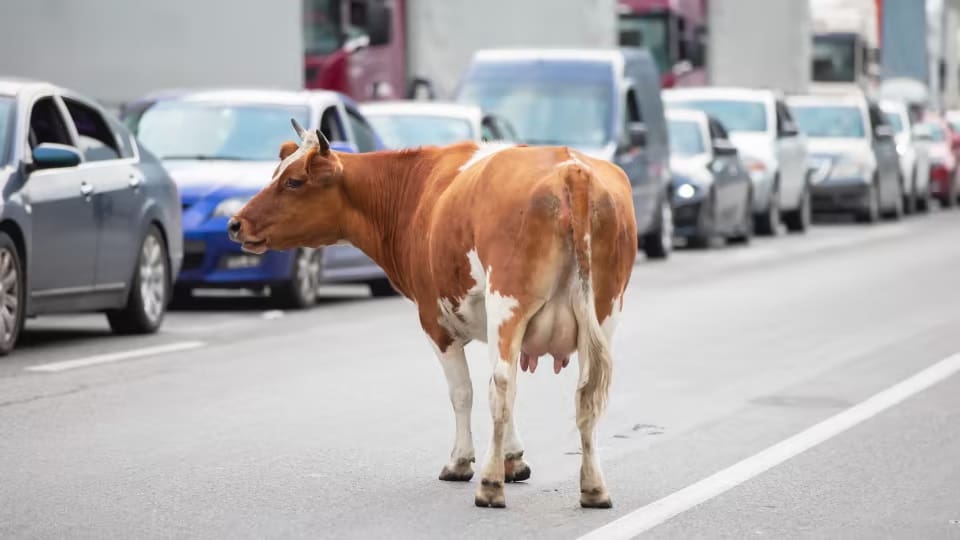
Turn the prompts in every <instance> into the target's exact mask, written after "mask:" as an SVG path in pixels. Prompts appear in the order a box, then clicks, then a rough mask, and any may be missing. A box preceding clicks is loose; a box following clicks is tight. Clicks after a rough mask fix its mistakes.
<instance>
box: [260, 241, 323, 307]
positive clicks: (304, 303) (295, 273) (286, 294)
mask: <svg viewBox="0 0 960 540" xmlns="http://www.w3.org/2000/svg"><path fill="white" fill-rule="evenodd" d="M303 253H304V252H303V250H301V249H298V250H297V251H296V253H295V254H294V258H293V269H292V270H291V271H290V279H289V280H288V281H286V282H284V283H281V284H279V285H275V286H274V287H271V291H270V297H271V298H272V299H273V301H274V303H276V305H277V307H279V308H282V309H307V308H309V307H311V306H313V305H314V304H316V303H317V292H316V289H315V288H314V290H313V293H312V294H308V295H305V294H304V291H303V290H302V288H301V287H300V285H299V282H300V277H301V276H300V265H299V264H298V259H299V258H300V257H302V256H303ZM317 253H318V254H319V252H317ZM317 256H319V255H317Z"/></svg>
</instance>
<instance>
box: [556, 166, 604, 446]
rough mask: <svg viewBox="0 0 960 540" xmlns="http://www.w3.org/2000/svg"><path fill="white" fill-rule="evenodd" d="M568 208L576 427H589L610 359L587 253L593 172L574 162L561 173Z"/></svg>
mask: <svg viewBox="0 0 960 540" xmlns="http://www.w3.org/2000/svg"><path fill="white" fill-rule="evenodd" d="M564 181H565V183H566V188H567V193H568V195H569V202H570V210H571V220H570V224H571V227H570V228H571V230H572V235H573V237H572V241H573V252H574V257H575V260H576V266H577V268H576V270H577V274H576V278H575V280H576V282H575V286H574V287H573V291H572V292H573V298H572V304H573V308H574V315H575V316H576V319H577V328H578V330H577V356H578V361H579V363H580V381H579V383H578V385H577V396H576V401H577V426H579V427H580V428H584V427H589V426H593V425H595V424H596V421H597V419H598V418H599V417H600V415H601V414H602V413H603V409H604V407H606V404H607V396H608V395H609V392H610V375H611V372H612V371H613V359H612V357H611V355H610V344H609V343H607V337H606V335H605V334H604V333H603V330H602V329H601V328H600V321H599V320H598V319H597V310H596V304H595V301H594V294H593V268H592V264H591V254H590V235H591V217H590V202H591V201H590V191H591V189H590V187H591V183H593V182H594V176H593V173H592V172H591V171H590V170H589V168H588V166H587V165H586V164H583V163H574V164H572V165H569V166H567V167H566V170H565V172H564Z"/></svg>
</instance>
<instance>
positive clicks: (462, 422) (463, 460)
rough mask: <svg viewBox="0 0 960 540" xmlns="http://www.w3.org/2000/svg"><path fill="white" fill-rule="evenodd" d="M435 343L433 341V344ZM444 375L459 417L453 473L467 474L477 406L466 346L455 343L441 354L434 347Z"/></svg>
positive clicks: (456, 416)
mask: <svg viewBox="0 0 960 540" xmlns="http://www.w3.org/2000/svg"><path fill="white" fill-rule="evenodd" d="M430 343H431V344H433V341H432V340H431V341H430ZM433 348H434V351H435V352H436V353H437V358H438V359H439V360H440V365H441V367H443V374H444V375H446V376H447V387H448V389H449V393H450V404H451V405H453V414H454V416H455V418H456V426H457V427H456V437H455V439H454V443H453V451H452V452H451V453H450V464H449V465H448V467H449V468H450V469H451V470H457V471H460V472H464V471H465V470H467V469H469V468H470V465H469V464H470V463H472V462H473V461H474V452H473V434H472V433H471V431H470V411H471V409H472V407H473V384H472V383H471V382H470V370H469V368H468V367H467V357H466V355H465V354H464V352H463V346H462V345H460V344H457V343H454V344H452V345H450V346H449V347H447V350H446V351H443V352H441V351H440V349H439V347H437V346H436V345H435V344H433Z"/></svg>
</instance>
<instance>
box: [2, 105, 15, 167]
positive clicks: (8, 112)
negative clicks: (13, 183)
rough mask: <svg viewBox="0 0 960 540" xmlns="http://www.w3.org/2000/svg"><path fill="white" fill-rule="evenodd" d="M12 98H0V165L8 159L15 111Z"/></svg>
mask: <svg viewBox="0 0 960 540" xmlns="http://www.w3.org/2000/svg"><path fill="white" fill-rule="evenodd" d="M14 104H15V102H14V101H13V98H9V97H0V165H5V164H6V163H7V160H8V159H10V140H11V138H12V137H11V133H10V132H11V131H13V118H14V116H15V113H16V111H17V109H16V107H14Z"/></svg>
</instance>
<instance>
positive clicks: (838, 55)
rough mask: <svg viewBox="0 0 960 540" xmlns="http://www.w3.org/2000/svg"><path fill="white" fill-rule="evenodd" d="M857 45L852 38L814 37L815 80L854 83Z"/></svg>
mask: <svg viewBox="0 0 960 540" xmlns="http://www.w3.org/2000/svg"><path fill="white" fill-rule="evenodd" d="M855 51H856V45H855V42H854V40H853V38H852V37H848V36H832V35H821V36H814V37H813V80H814V81H819V82H853V81H854V80H855V79H856V73H857V70H856V66H855V61H854V58H855V56H856V55H855V54H854V53H855Z"/></svg>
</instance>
